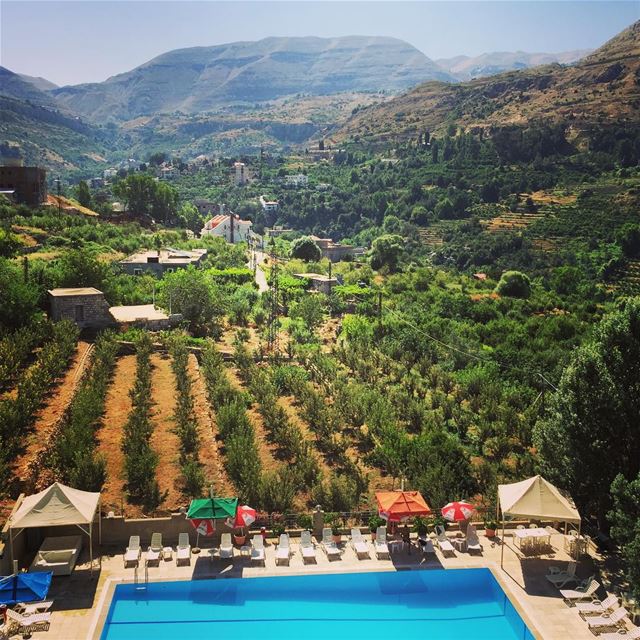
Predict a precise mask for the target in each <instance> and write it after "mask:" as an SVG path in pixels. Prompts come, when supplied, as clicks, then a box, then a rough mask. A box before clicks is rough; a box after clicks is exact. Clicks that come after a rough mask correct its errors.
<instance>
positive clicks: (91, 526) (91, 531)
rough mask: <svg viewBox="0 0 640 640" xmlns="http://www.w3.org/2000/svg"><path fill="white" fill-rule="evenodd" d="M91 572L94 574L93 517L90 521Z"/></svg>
mask: <svg viewBox="0 0 640 640" xmlns="http://www.w3.org/2000/svg"><path fill="white" fill-rule="evenodd" d="M89 563H90V565H89V566H90V569H89V572H90V573H91V575H92V576H93V519H92V520H91V522H90V523H89Z"/></svg>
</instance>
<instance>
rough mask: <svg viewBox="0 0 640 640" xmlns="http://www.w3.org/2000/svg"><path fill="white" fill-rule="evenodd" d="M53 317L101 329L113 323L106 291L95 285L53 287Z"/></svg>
mask: <svg viewBox="0 0 640 640" xmlns="http://www.w3.org/2000/svg"><path fill="white" fill-rule="evenodd" d="M48 293H49V309H50V313H51V319H52V320H53V321H54V322H58V321H59V320H71V322H74V323H75V324H76V325H78V327H80V328H81V329H101V328H103V327H107V326H109V325H110V324H112V322H113V319H112V318H111V316H110V315H109V305H108V304H107V301H106V300H105V299H104V293H102V291H99V290H98V289H94V288H93V287H76V288H66V289H51V290H50V291H49V292H48Z"/></svg>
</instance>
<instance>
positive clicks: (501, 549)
mask: <svg viewBox="0 0 640 640" xmlns="http://www.w3.org/2000/svg"><path fill="white" fill-rule="evenodd" d="M504 545H505V542H504V513H503V514H502V536H501V537H500V547H501V548H500V568H501V569H503V568H504Z"/></svg>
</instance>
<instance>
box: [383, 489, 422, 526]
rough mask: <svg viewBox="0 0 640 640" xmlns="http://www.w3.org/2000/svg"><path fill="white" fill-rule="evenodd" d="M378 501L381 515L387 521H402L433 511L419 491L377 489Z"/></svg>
mask: <svg viewBox="0 0 640 640" xmlns="http://www.w3.org/2000/svg"><path fill="white" fill-rule="evenodd" d="M376 501H377V503H378V513H379V514H380V517H382V518H384V519H385V520H386V521H387V522H402V521H403V520H408V519H409V518H415V517H416V516H428V515H429V514H430V513H431V509H430V508H429V505H428V504H427V503H426V501H425V499H424V498H423V497H422V495H421V494H420V492H419V491H376Z"/></svg>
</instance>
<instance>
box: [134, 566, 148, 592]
mask: <svg viewBox="0 0 640 640" xmlns="http://www.w3.org/2000/svg"><path fill="white" fill-rule="evenodd" d="M133 583H134V584H135V585H136V589H140V590H142V589H146V588H147V585H148V584H149V565H148V564H147V561H146V560H145V561H144V584H140V581H139V578H138V565H136V566H135V567H134V569H133Z"/></svg>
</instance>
